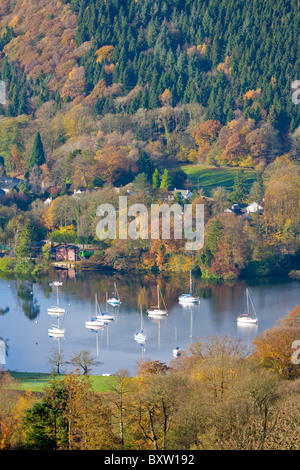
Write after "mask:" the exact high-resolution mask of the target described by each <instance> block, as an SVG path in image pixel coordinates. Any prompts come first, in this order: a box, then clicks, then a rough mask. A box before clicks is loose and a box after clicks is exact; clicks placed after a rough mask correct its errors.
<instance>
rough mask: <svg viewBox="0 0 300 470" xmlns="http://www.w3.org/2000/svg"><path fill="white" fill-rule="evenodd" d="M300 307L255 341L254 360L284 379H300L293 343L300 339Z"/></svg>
mask: <svg viewBox="0 0 300 470" xmlns="http://www.w3.org/2000/svg"><path fill="white" fill-rule="evenodd" d="M299 311H300V309H299V306H296V307H295V309H294V310H293V311H292V312H290V313H289V315H288V316H287V317H286V318H285V319H283V320H282V322H281V324H278V325H276V326H274V327H273V328H269V329H267V330H266V331H264V332H263V333H261V334H260V335H259V336H258V337H257V338H255V339H254V353H253V360H254V361H256V362H257V363H258V364H260V365H262V366H263V367H266V368H267V369H270V370H272V371H274V372H276V373H278V374H279V375H281V376H282V377H284V378H287V379H292V378H296V377H299V373H300V372H299V365H298V364H297V363H295V361H294V362H293V360H292V356H293V353H294V350H293V346H292V345H293V342H294V341H297V340H298V339H299V335H300V326H299Z"/></svg>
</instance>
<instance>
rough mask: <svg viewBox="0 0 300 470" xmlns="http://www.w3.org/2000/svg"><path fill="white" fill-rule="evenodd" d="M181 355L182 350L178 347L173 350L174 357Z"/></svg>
mask: <svg viewBox="0 0 300 470" xmlns="http://www.w3.org/2000/svg"><path fill="white" fill-rule="evenodd" d="M180 355H181V348H180V347H179V346H178V347H177V348H174V349H173V356H180Z"/></svg>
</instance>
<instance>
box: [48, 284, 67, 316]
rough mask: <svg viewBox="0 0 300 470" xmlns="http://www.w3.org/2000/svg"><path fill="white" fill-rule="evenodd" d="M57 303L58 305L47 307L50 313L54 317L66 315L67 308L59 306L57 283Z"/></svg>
mask: <svg viewBox="0 0 300 470" xmlns="http://www.w3.org/2000/svg"><path fill="white" fill-rule="evenodd" d="M56 303H57V305H55V306H54V307H49V308H48V309H47V312H48V315H51V316H52V317H60V316H62V315H65V313H67V312H66V310H65V309H64V308H62V307H60V306H59V296H58V285H56Z"/></svg>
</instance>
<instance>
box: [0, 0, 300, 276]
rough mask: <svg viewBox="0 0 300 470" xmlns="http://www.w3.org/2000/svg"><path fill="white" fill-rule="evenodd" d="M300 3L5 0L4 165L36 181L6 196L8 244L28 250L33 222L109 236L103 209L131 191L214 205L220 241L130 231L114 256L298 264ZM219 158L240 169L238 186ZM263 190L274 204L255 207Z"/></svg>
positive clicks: (219, 264)
mask: <svg viewBox="0 0 300 470" xmlns="http://www.w3.org/2000/svg"><path fill="white" fill-rule="evenodd" d="M299 15H300V13H299V6H298V1H296V0H290V1H284V2H283V1H281V0H274V1H272V2H270V1H268V2H267V1H257V0H246V1H241V0H238V1H233V0H229V1H226V2H225V1H216V0H207V1H206V2H204V1H200V0H187V1H185V2H180V1H170V0H157V1H149V0H139V1H135V0H125V1H119V0H112V1H105V0H71V1H69V2H68V1H65V0H64V1H54V0H50V1H46V0H28V1H26V2H24V1H22V0H16V1H15V2H13V3H12V2H10V1H9V0H3V1H2V2H1V3H0V31H1V32H0V72H1V76H0V78H1V79H2V80H3V81H4V82H5V84H6V95H7V96H6V97H7V100H6V103H4V104H2V105H0V177H2V179H3V177H5V178H6V177H18V178H20V180H21V181H20V183H19V184H18V187H17V188H15V190H14V191H11V192H10V193H6V194H5V195H3V194H0V199H1V200H0V202H1V206H0V210H1V213H2V214H3V215H2V216H1V217H2V219H1V226H0V229H1V230H0V241H1V242H2V243H3V245H8V244H12V245H13V246H14V247H15V248H14V249H15V253H17V252H19V253H21V252H24V250H23V248H24V247H23V248H22V249H20V250H19V251H18V246H19V244H20V240H21V239H22V237H23V238H24V239H27V240H31V241H33V240H32V239H30V234H31V233H33V232H34V233H35V235H36V236H37V238H38V239H39V240H41V239H46V238H47V239H51V240H52V241H55V242H62V241H64V242H73V243H75V242H78V243H87V242H88V241H89V242H92V243H95V242H98V241H99V240H97V239H96V237H95V226H96V221H95V214H96V208H97V206H98V205H99V203H102V202H110V203H115V204H116V203H117V199H118V195H119V194H120V193H119V192H117V191H125V193H124V194H129V192H128V191H129V189H128V188H129V187H130V188H131V200H132V201H133V202H137V201H138V202H140V201H141V200H143V202H145V203H146V204H151V203H153V201H155V202H165V201H166V200H170V198H172V197H173V196H174V198H175V200H176V201H179V202H180V203H181V204H185V203H190V202H191V203H192V204H197V203H203V204H205V221H206V246H205V247H204V250H203V251H202V252H201V253H197V256H196V258H195V259H192V258H190V257H188V256H187V254H186V253H185V256H183V255H182V247H181V246H180V244H178V243H177V244H176V243H175V244H174V243H169V242H166V243H162V244H161V245H160V246H158V245H159V243H158V242H156V241H155V242H154V243H153V244H151V243H149V244H148V245H147V246H145V245H142V244H140V245H139V246H136V247H135V250H133V249H132V245H131V243H125V242H122V243H120V242H119V241H118V240H117V241H114V242H112V243H108V244H106V245H105V246H104V247H102V248H103V249H104V251H105V256H104V255H103V252H102V251H101V250H100V252H99V253H98V254H97V256H96V258H97V262H98V261H99V260H101V261H100V264H101V263H102V265H103V264H104V266H106V267H107V266H109V267H111V266H112V267H113V268H114V269H129V268H130V267H134V269H136V268H140V267H141V266H143V267H146V269H158V270H177V271H178V270H182V271H186V270H188V269H190V268H191V267H195V266H198V267H200V269H201V272H202V275H204V274H205V273H206V275H208V276H211V275H213V276H217V277H218V278H224V276H227V277H230V278H231V277H237V276H240V275H241V274H242V273H244V274H245V273H246V274H247V275H251V276H255V275H258V274H259V275H267V274H270V273H274V272H275V271H276V273H283V272H284V273H287V272H290V271H297V270H298V265H299V253H300V251H299V236H300V231H299V220H300V219H299V218H300V215H299V207H300V206H299V191H298V186H299V159H300V126H299V125H300V112H299V110H300V104H297V102H298V100H297V99H296V100H294V99H293V94H294V92H295V87H294V85H295V83H296V84H297V83H298V79H299V80H300V70H299V64H300V62H299V54H298V50H299V34H298V29H299ZM296 91H297V90H296ZM299 92H300V91H299ZM299 92H298V91H297V97H298V96H299ZM192 164H194V166H193V165H192ZM204 167H208V168H209V171H210V174H209V175H208V176H207V179H209V180H211V182H212V185H211V191H210V192H209V194H208V193H207V192H206V191H205V189H204V187H201V184H200V180H202V181H203V178H202V179H201V178H200V176H202V177H203V175H204ZM187 168H188V169H187ZM211 170H212V171H211ZM214 170H222V171H225V173H226V172H228V173H227V175H225V179H223V182H224V184H219V185H218V184H217V183H216V181H217V180H218V174H217V171H214ZM225 173H223V175H224V174H225ZM219 175H220V173H219ZM233 175H234V176H233ZM227 177H228V178H229V179H231V186H230V185H229V186H227V180H226V178H227ZM250 179H251V183H249V181H250ZM127 185H132V186H127ZM251 185H252V186H251ZM250 186H251V187H250ZM174 188H178V189H179V188H180V189H185V190H190V191H191V192H192V194H193V196H192V197H191V198H190V199H189V201H187V200H181V199H180V196H179V195H178V194H175V195H171V194H167V193H168V192H169V193H170V191H172V190H174ZM0 189H1V188H0ZM4 189H5V188H4ZM78 190H82V195H81V196H80V198H79V196H77V197H76V199H75V198H73V197H72V195H73V194H74V191H78ZM207 197H208V198H207ZM47 198H49V201H50V202H49V204H48V205H45V204H44V201H45V200H46V199H47ZM52 200H53V201H52ZM51 201H52V202H51ZM253 202H256V203H260V204H261V205H262V206H263V212H262V213H260V214H256V215H253V214H252V215H251V216H248V217H246V215H247V214H245V207H246V206H247V204H251V203H253ZM232 204H241V206H242V208H244V214H243V220H242V222H241V223H240V218H239V217H235V216H236V215H237V214H234V213H229V212H232V211H231V206H232ZM2 205H3V207H2ZM62 214H64V216H62ZM25 221H26V223H28V224H29V228H28V227H27V228H26V227H24V222H25ZM25 225H26V224H25ZM15 227H17V229H15ZM30 227H31V228H30ZM32 227H34V228H35V230H33V231H32ZM22 231H25V232H24V233H23V232H22ZM21 232H22V236H21V235H20V234H21ZM19 235H20V236H19ZM236 238H237V239H236ZM235 239H236V247H238V249H234V248H233V247H232V240H235ZM35 241H36V240H35ZM21 245H22V244H21ZM25 245H26V244H25ZM27 245H30V243H29V242H28V244H27ZM27 245H26V246H25V252H26V250H27V251H28V246H27ZM102 248H101V249H102ZM22 250H23V251H22ZM274 251H276V254H274ZM46 258H47V257H46ZM47 259H48V258H47ZM5 269H6V268H5Z"/></svg>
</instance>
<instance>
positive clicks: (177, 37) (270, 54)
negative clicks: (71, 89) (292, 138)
mask: <svg viewBox="0 0 300 470" xmlns="http://www.w3.org/2000/svg"><path fill="white" fill-rule="evenodd" d="M71 5H72V8H73V10H74V11H75V12H76V13H77V14H78V23H79V25H78V29H77V31H76V36H75V39H76V43H77V45H80V44H82V43H83V42H85V41H90V40H92V39H93V44H92V47H91V49H90V50H89V52H88V53H87V54H85V55H84V57H82V58H81V64H82V65H83V66H84V68H85V77H86V82H87V90H89V89H92V88H93V87H94V86H95V85H96V84H97V83H98V81H99V79H101V78H103V79H105V80H106V81H107V82H108V83H122V85H123V91H124V92H125V93H126V92H127V93H128V92H129V91H130V90H132V89H133V88H134V87H136V86H138V85H139V86H140V87H141V89H140V90H139V92H138V93H137V96H135V99H134V100H132V102H131V103H130V104H129V106H127V107H126V111H129V112H131V113H132V112H134V111H136V110H137V109H138V108H139V107H146V108H150V109H152V108H155V107H157V106H159V105H160V103H161V101H162V97H161V98H160V96H161V95H162V94H163V93H164V92H165V90H166V89H168V90H169V91H170V96H169V102H170V103H171V104H173V105H175V104H178V103H190V102H198V103H200V104H202V105H203V106H205V107H207V116H209V118H210V119H216V120H218V121H220V122H221V123H222V124H225V123H227V122H228V121H229V120H231V119H232V118H233V116H234V114H233V111H234V109H235V108H236V107H240V108H241V109H243V111H244V113H245V116H250V117H253V118H254V119H256V120H259V119H260V117H261V113H264V115H265V116H270V118H272V119H275V120H276V126H277V127H278V128H280V129H281V130H282V131H286V130H287V129H288V128H289V127H291V129H292V130H295V128H296V127H297V126H298V125H299V122H300V121H299V109H298V108H297V107H295V106H293V104H292V102H291V98H290V88H291V82H292V81H293V80H295V79H296V78H297V76H298V75H299V64H300V62H299V55H298V54H297V50H298V47H299V35H298V27H299V8H298V5H297V2H296V0H295V1H288V2H285V1H276V2H262V1H255V0H254V1H253V0H248V1H238V2H237V1H226V2H220V1H216V0H209V1H208V2H203V1H195V0H187V1H185V2H180V1H168V0H162V1H160V0H157V1H155V2H153V1H149V0H142V1H138V2H136V1H134V0H128V1H124V2H119V1H117V0H115V1H111V2H104V1H102V0H92V1H87V0H74V1H73V0H72V1H71ZM108 46H110V49H109V50H108V49H104V48H105V47H106V48H108ZM97 53H99V55H100V59H99V55H97ZM108 64H110V65H111V67H107V65H108ZM249 90H251V91H252V92H253V93H252V94H250V93H248V95H247V92H249ZM258 90H259V91H258ZM255 91H256V92H257V93H256V94H255V93H254V92H255ZM98 106H99V108H101V104H99V105H98ZM101 111H102V109H101ZM272 116H273V117H272Z"/></svg>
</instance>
